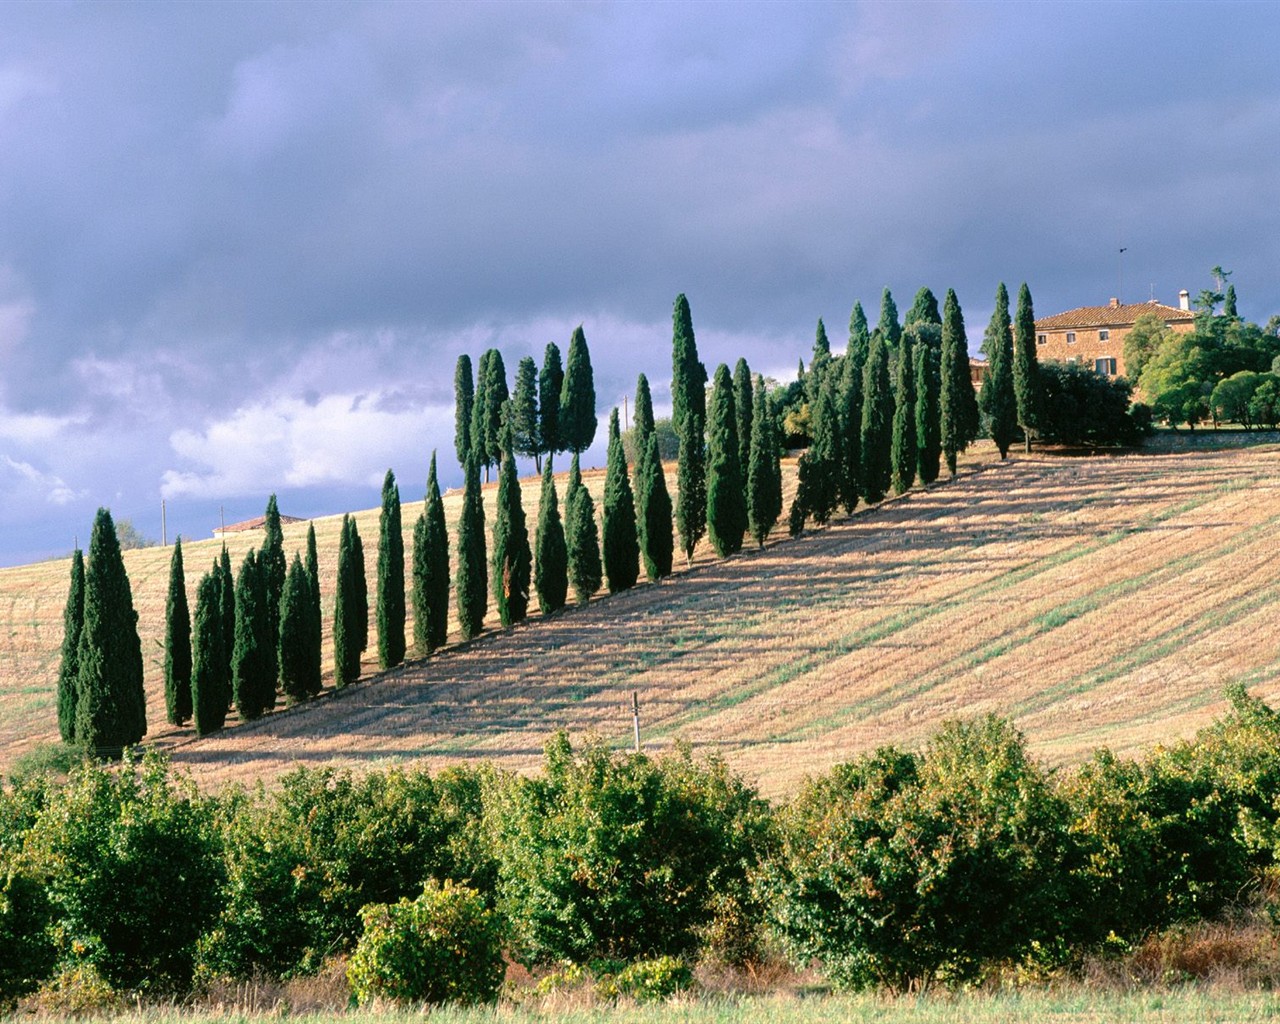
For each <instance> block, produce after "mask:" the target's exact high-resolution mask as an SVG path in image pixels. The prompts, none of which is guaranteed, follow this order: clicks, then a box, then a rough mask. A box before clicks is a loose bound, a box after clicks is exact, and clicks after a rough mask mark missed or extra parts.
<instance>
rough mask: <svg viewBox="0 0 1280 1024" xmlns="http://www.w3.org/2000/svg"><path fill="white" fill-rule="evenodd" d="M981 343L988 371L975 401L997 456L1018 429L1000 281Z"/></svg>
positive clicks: (1006, 299)
mask: <svg viewBox="0 0 1280 1024" xmlns="http://www.w3.org/2000/svg"><path fill="white" fill-rule="evenodd" d="M983 343H984V345H985V347H986V350H987V360H988V364H987V365H988V372H987V379H986V381H984V382H983V385H982V391H981V393H980V396H979V404H980V407H981V409H982V411H983V412H984V413H985V414H986V416H987V428H988V430H989V431H990V433H991V440H993V441H994V442H995V443H996V448H997V449H999V451H1000V458H1002V459H1003V458H1005V457H1006V456H1008V454H1009V445H1011V444H1012V443H1013V438H1014V434H1016V433H1017V430H1018V401H1017V398H1016V396H1015V395H1014V391H1013V332H1012V329H1011V326H1010V323H1009V291H1008V289H1007V288H1005V286H1004V282H1003V281H1001V282H1000V286H999V287H998V288H997V289H996V308H995V309H994V310H993V311H992V313H991V322H990V323H988V324H987V331H986V336H985V337H984V339H983Z"/></svg>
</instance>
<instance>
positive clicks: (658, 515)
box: [636, 431, 675, 580]
mask: <svg viewBox="0 0 1280 1024" xmlns="http://www.w3.org/2000/svg"><path fill="white" fill-rule="evenodd" d="M673 525H674V524H673V523H672V520H671V494H670V492H668V491H667V478H666V475H665V474H664V473H663V471H662V459H661V458H660V457H659V455H658V438H657V435H656V434H654V433H653V432H652V431H650V433H649V435H648V437H647V438H646V439H645V442H644V448H643V450H642V451H641V453H640V461H639V462H638V463H637V464H636V527H637V532H638V533H639V539H640V556H641V561H642V562H643V563H644V571H645V575H647V576H648V577H649V579H651V580H657V579H661V578H662V577H663V576H670V575H671V557H672V555H673V553H674V551H675V538H674V537H673V534H672V528H673Z"/></svg>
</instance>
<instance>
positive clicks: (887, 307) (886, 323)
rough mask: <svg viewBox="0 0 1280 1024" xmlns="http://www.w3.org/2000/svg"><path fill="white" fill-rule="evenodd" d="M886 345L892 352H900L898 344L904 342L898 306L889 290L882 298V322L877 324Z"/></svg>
mask: <svg viewBox="0 0 1280 1024" xmlns="http://www.w3.org/2000/svg"><path fill="white" fill-rule="evenodd" d="M876 326H877V327H878V328H879V329H880V334H881V336H882V337H883V338H884V343H885V345H886V346H887V347H888V349H889V351H890V352H896V351H897V350H898V342H900V341H901V340H902V327H901V325H900V324H899V323H898V306H897V304H896V303H895V302H894V301H893V295H892V293H891V292H890V291H889V289H888V288H886V289H885V290H884V294H883V295H881V296H880V322H879V323H878V324H876Z"/></svg>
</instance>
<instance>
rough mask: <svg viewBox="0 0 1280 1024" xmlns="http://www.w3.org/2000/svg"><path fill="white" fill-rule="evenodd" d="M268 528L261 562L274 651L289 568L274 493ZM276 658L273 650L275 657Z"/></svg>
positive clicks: (270, 504)
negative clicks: (281, 600)
mask: <svg viewBox="0 0 1280 1024" xmlns="http://www.w3.org/2000/svg"><path fill="white" fill-rule="evenodd" d="M265 530H266V540H264V541H263V542H262V551H261V553H260V554H259V556H258V563H259V566H260V567H261V569H262V573H263V582H264V583H265V584H266V588H267V599H266V600H267V604H266V612H267V639H268V641H269V642H270V644H271V650H272V651H273V652H274V651H275V649H276V647H277V646H279V643H280V599H281V598H282V597H283V596H284V580H285V576H287V575H288V571H289V562H288V560H287V559H286V558H285V557H284V530H283V529H282V528H281V526H280V508H279V506H278V505H277V504H276V496H275V495H274V494H273V495H271V497H270V498H268V499H267V514H266V525H265ZM274 659H275V654H274V653H273V654H272V660H274Z"/></svg>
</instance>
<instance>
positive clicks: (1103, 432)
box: [1039, 362, 1150, 445]
mask: <svg viewBox="0 0 1280 1024" xmlns="http://www.w3.org/2000/svg"><path fill="white" fill-rule="evenodd" d="M1040 384H1041V388H1042V395H1043V400H1042V405H1041V419H1040V428H1039V429H1040V436H1041V438H1043V439H1044V440H1046V441H1056V442H1059V443H1060V444H1097V445H1112V444H1122V445H1135V444H1140V443H1141V442H1142V438H1143V436H1144V435H1145V434H1146V433H1147V432H1148V431H1149V428H1150V418H1149V413H1146V412H1143V413H1140V414H1139V415H1138V416H1137V417H1135V416H1133V415H1131V414H1130V410H1129V400H1130V398H1131V397H1132V395H1133V387H1132V386H1131V385H1130V384H1129V382H1128V381H1127V380H1125V379H1124V378H1123V377H1106V376H1104V375H1103V374H1100V373H1096V372H1094V371H1093V370H1092V369H1091V368H1089V367H1085V366H1080V365H1078V364H1075V363H1052V362H1046V363H1042V364H1040ZM1144 408H1145V407H1144Z"/></svg>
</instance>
